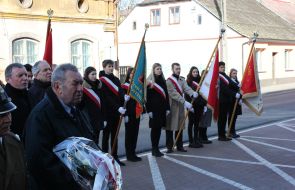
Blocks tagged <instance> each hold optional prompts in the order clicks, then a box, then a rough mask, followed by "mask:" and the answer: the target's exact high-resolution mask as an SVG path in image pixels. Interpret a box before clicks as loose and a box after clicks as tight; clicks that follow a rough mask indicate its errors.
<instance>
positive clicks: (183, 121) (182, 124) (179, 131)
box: [172, 30, 225, 150]
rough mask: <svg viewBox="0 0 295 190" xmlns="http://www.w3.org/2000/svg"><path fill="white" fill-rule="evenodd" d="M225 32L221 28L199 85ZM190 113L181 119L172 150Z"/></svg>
mask: <svg viewBox="0 0 295 190" xmlns="http://www.w3.org/2000/svg"><path fill="white" fill-rule="evenodd" d="M224 32H225V30H221V34H220V36H219V38H218V40H217V43H216V45H215V48H214V50H213V52H212V54H211V57H210V59H209V61H208V63H207V66H206V68H205V72H204V74H203V75H202V76H201V79H200V84H199V86H201V85H202V83H203V81H204V78H205V75H206V72H207V70H208V68H209V66H210V63H211V60H212V57H213V56H214V52H216V49H217V48H218V44H219V42H220V40H221V38H222V34H223V33H224ZM199 90H200V87H198V88H197V90H196V91H197V92H199ZM194 100H195V99H193V100H192V101H191V104H193V103H194ZM188 113H189V111H186V113H185V116H184V119H183V120H182V121H181V124H180V128H179V130H178V133H177V136H176V139H175V142H174V144H173V147H172V150H173V149H174V148H175V146H176V144H177V141H178V139H179V137H180V134H181V131H182V130H183V129H184V124H185V120H186V119H187V117H188Z"/></svg>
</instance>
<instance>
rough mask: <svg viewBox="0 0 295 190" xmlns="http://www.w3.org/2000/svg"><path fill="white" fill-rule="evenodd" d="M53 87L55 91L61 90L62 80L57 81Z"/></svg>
mask: <svg viewBox="0 0 295 190" xmlns="http://www.w3.org/2000/svg"><path fill="white" fill-rule="evenodd" d="M52 88H53V90H54V91H55V92H57V93H59V92H60V90H61V82H60V81H55V82H54V83H53V85H52Z"/></svg>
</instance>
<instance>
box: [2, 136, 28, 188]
mask: <svg viewBox="0 0 295 190" xmlns="http://www.w3.org/2000/svg"><path fill="white" fill-rule="evenodd" d="M0 146H1V147H0V189H1V190H16V189H17V190H25V189H26V170H25V159H24V149H23V145H22V143H21V142H20V140H19V138H17V137H16V136H15V135H14V134H8V135H5V136H2V143H1V142H0ZM1 148H2V151H1ZM3 149H4V152H3Z"/></svg>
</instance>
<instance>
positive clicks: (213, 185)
mask: <svg viewBox="0 0 295 190" xmlns="http://www.w3.org/2000/svg"><path fill="white" fill-rule="evenodd" d="M239 134H240V135H241V138H238V139H234V140H232V141H230V142H221V141H217V140H216V137H213V138H211V139H212V140H213V143H212V144H209V145H205V146H204V148H199V149H191V148H188V152H187V153H180V152H177V151H175V152H174V153H171V154H165V156H164V157H162V158H155V157H153V156H151V154H150V153H149V152H147V153H143V154H142V155H141V157H142V159H143V161H141V162H136V163H133V162H128V161H125V163H126V166H125V167H122V174H123V183H124V184H123V189H127V190H137V189H140V190H145V189H146V190H152V189H156V190H165V189H167V190H195V189H224V190H230V189H267V190H270V189H275V190H280V189H284V190H285V189H286V190H288V189H295V118H294V119H289V120H285V121H280V122H275V123H271V124H267V125H261V126H257V127H253V128H250V129H246V130H243V131H240V132H239ZM162 151H163V152H164V151H165V150H162Z"/></svg>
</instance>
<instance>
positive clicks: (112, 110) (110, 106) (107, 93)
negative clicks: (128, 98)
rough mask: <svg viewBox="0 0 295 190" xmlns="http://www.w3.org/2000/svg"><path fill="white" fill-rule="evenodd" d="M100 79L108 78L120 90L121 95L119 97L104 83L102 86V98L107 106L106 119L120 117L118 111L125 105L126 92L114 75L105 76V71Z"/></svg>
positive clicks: (101, 73) (100, 74) (100, 73)
mask: <svg viewBox="0 0 295 190" xmlns="http://www.w3.org/2000/svg"><path fill="white" fill-rule="evenodd" d="M99 77H107V78H108V79H109V80H111V81H112V82H113V83H114V84H115V85H116V86H117V87H118V89H119V93H118V94H119V95H118V96H117V95H116V94H114V93H113V92H112V91H111V89H110V88H109V87H108V86H107V85H106V84H104V83H103V82H102V86H101V92H102V98H103V100H104V101H105V105H106V117H107V118H108V119H112V118H114V116H116V117H119V116H120V113H119V112H118V109H119V108H120V107H123V105H124V94H125V93H124V90H123V89H122V87H121V83H120V80H119V79H118V78H117V77H116V76H114V75H113V74H109V75H107V74H105V72H104V71H100V72H99Z"/></svg>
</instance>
